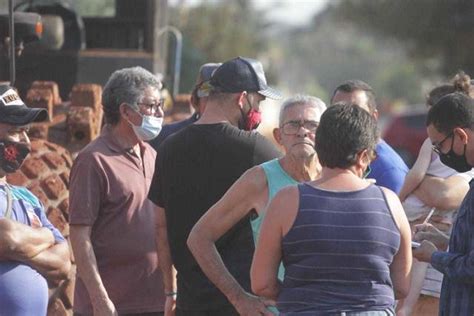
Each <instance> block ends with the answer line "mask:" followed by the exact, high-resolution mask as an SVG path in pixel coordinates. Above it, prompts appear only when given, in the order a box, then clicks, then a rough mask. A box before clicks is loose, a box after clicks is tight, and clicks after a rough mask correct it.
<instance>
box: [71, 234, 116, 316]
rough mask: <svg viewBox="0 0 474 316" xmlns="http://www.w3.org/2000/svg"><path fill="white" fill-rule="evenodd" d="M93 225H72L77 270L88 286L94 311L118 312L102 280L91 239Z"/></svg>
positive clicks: (72, 243) (72, 241)
mask: <svg viewBox="0 0 474 316" xmlns="http://www.w3.org/2000/svg"><path fill="white" fill-rule="evenodd" d="M90 235H91V226H85V225H70V239H71V246H72V250H73V252H74V257H75V259H76V265H77V272H78V274H79V276H80V277H81V279H82V281H83V282H84V285H85V286H86V288H87V292H88V293H89V297H90V299H91V302H92V305H93V308H94V313H99V314H100V312H104V313H105V312H106V313H110V314H113V313H115V314H116V313H117V312H116V310H115V307H114V305H113V303H112V301H111V300H110V298H109V296H108V294H107V290H106V289H105V286H104V284H103V282H102V279H101V277H100V274H99V269H98V267H97V259H96V257H95V254H94V250H93V248H92V242H91V239H90Z"/></svg>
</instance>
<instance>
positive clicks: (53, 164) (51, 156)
mask: <svg viewBox="0 0 474 316" xmlns="http://www.w3.org/2000/svg"><path fill="white" fill-rule="evenodd" d="M42 158H43V160H44V162H46V164H47V165H48V166H49V167H50V168H52V169H59V168H61V167H64V166H65V165H66V162H65V161H64V159H63V158H62V157H61V156H60V155H59V154H58V153H56V152H48V153H45V154H44V155H43V157H42Z"/></svg>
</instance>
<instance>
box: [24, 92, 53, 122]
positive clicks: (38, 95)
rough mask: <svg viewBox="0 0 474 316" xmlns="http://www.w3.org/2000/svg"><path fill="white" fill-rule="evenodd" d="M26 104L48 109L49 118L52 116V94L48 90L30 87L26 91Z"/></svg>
mask: <svg viewBox="0 0 474 316" xmlns="http://www.w3.org/2000/svg"><path fill="white" fill-rule="evenodd" d="M25 102H26V104H27V105H28V106H29V107H33V108H43V109H46V110H48V116H49V120H50V121H51V119H52V117H53V94H52V93H51V91H50V90H45V89H30V90H28V92H27V93H26V99H25Z"/></svg>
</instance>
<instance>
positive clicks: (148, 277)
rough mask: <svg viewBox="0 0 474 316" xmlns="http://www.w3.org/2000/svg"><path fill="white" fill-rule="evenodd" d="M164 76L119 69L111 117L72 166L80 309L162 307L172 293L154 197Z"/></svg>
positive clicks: (107, 96)
mask: <svg viewBox="0 0 474 316" xmlns="http://www.w3.org/2000/svg"><path fill="white" fill-rule="evenodd" d="M160 87H161V83H160V82H159V80H158V79H157V78H156V77H155V76H154V75H153V74H151V73H150V72H148V71H147V70H145V69H143V68H140V67H134V68H125V69H121V70H118V71H116V72H114V73H113V74H112V76H111V77H110V79H109V81H108V82H107V84H106V85H105V87H104V91H103V94H102V104H103V109H104V113H105V119H106V121H107V123H108V124H107V125H106V126H105V127H104V129H103V132H102V134H101V135H100V137H98V138H97V139H96V140H94V141H93V142H91V143H90V144H89V145H88V146H87V147H86V148H84V149H83V150H82V151H81V152H80V153H79V155H78V156H77V158H76V160H75V161H74V165H73V168H72V170H71V180H70V224H71V228H70V230H71V231H70V235H71V243H72V249H73V252H74V255H75V258H76V263H77V269H78V276H77V282H76V288H75V293H74V313H75V315H92V314H94V315H119V314H120V315H163V310H164V303H165V296H164V293H163V283H162V278H161V273H160V272H159V269H158V259H157V253H156V246H155V235H154V234H155V228H154V205H153V203H152V202H151V201H149V200H148V199H147V193H148V190H149V187H150V183H151V179H152V177H153V172H154V162H155V156H156V154H155V151H154V150H153V149H152V148H151V147H150V145H148V144H147V143H146V141H148V140H150V139H153V138H154V137H156V136H157V135H158V133H159V132H160V130H161V125H162V122H163V110H162V108H161V105H162V100H161V96H160Z"/></svg>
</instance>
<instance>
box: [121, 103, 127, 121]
mask: <svg viewBox="0 0 474 316" xmlns="http://www.w3.org/2000/svg"><path fill="white" fill-rule="evenodd" d="M129 110H130V109H129V108H128V106H127V104H126V103H122V104H120V105H119V112H120V116H122V117H124V118H126V119H128V117H129V114H128V111H129Z"/></svg>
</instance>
